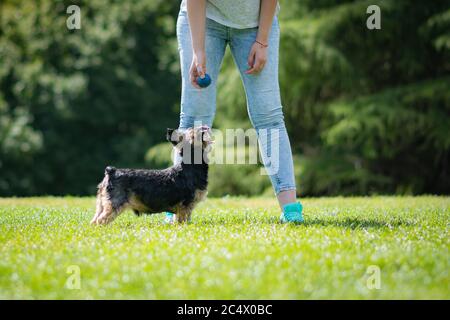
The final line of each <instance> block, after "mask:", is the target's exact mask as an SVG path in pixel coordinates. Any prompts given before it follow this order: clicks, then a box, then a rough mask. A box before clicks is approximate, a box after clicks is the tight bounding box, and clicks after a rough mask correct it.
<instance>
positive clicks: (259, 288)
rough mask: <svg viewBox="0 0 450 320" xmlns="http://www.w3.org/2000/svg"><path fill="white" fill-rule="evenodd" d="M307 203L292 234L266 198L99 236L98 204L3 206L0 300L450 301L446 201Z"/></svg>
mask: <svg viewBox="0 0 450 320" xmlns="http://www.w3.org/2000/svg"><path fill="white" fill-rule="evenodd" d="M303 203H304V207H305V213H304V214H305V219H306V223H305V224H304V225H300V226H295V225H282V224H280V223H278V217H279V212H278V208H277V205H276V202H275V200H274V199H272V198H231V197H230V198H222V199H209V200H207V201H206V202H203V203H201V204H200V205H199V207H198V208H197V209H196V211H195V212H194V215H193V219H192V222H191V223H190V224H188V225H183V226H174V225H164V224H162V218H163V216H162V215H153V216H146V217H136V216H134V214H132V213H131V212H126V213H124V214H122V215H121V216H120V217H119V218H118V219H117V220H116V221H115V222H113V223H112V224H111V225H109V226H106V227H98V226H91V225H89V221H90V219H91V218H92V216H93V213H94V212H93V211H94V204H95V199H94V198H72V197H65V198H51V197H48V198H24V199H14V198H3V199H0V245H1V250H0V299H22V298H25V299H109V298H111V299H197V298H198V299H314V298H318V299H324V298H325V299H339V298H343V299H350V298H357V299H384V298H386V299H409V298H412V299H424V298H430V299H437V298H444V299H449V298H450V289H449V274H448V270H449V252H448V251H449V232H448V227H449V218H450V198H448V197H370V198H321V199H306V200H304V201H303ZM374 270H375V271H374ZM378 271H379V272H378ZM78 272H79V273H78ZM78 274H79V277H78ZM78 279H79V282H78ZM374 279H376V280H374ZM378 280H379V285H380V287H379V289H377V288H374V285H373V284H374V283H377V281H378ZM374 281H375V282H374ZM78 283H79V288H77V284H78ZM368 283H369V285H368Z"/></svg>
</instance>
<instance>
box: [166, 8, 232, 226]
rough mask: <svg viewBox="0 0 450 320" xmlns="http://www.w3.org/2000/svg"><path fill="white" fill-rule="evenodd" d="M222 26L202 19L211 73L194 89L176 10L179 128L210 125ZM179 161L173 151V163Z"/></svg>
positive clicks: (183, 25)
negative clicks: (204, 84)
mask: <svg viewBox="0 0 450 320" xmlns="http://www.w3.org/2000/svg"><path fill="white" fill-rule="evenodd" d="M226 33H227V32H226V28H225V27H224V26H222V25H220V24H218V23H216V22H215V21H213V20H210V19H206V33H205V50H206V72H207V73H208V74H209V75H210V77H211V80H212V82H211V84H210V85H209V86H208V87H207V88H203V89H197V88H195V87H194V86H192V84H191V82H190V80H189V68H190V66H191V62H192V55H193V53H192V41H191V34H190V29H189V20H188V17H187V13H186V12H180V13H179V15H178V20H177V40H178V51H179V53H180V65H181V81H182V85H181V111H180V124H179V129H180V130H183V129H186V128H189V127H193V126H200V125H208V126H209V127H211V126H212V123H213V120H214V115H215V112H216V83H217V79H218V77H219V71H220V66H221V64H222V60H223V56H224V54H225V47H226V44H227V37H226ZM179 161H181V158H180V157H177V154H176V153H174V159H173V162H174V163H178V162H179ZM173 219H174V217H173V213H170V212H167V213H166V222H168V223H171V222H172V221H173Z"/></svg>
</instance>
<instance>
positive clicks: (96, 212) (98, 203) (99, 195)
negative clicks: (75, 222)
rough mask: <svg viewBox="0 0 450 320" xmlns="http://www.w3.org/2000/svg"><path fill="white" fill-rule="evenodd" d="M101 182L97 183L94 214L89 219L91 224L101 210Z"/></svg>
mask: <svg viewBox="0 0 450 320" xmlns="http://www.w3.org/2000/svg"><path fill="white" fill-rule="evenodd" d="M103 192H104V191H103V184H102V183H100V184H99V185H98V191H97V200H96V206H95V215H94V217H93V218H92V220H91V224H94V223H95V221H97V219H98V217H99V216H100V215H101V214H102V212H103V201H102V193H103Z"/></svg>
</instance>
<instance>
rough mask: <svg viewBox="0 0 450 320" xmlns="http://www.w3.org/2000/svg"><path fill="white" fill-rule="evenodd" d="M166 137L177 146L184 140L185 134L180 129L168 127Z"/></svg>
mask: <svg viewBox="0 0 450 320" xmlns="http://www.w3.org/2000/svg"><path fill="white" fill-rule="evenodd" d="M166 139H167V141H169V142H170V143H172V144H173V145H174V146H175V145H177V144H178V143H180V142H181V140H183V135H181V134H179V132H178V130H175V129H169V128H167V133H166Z"/></svg>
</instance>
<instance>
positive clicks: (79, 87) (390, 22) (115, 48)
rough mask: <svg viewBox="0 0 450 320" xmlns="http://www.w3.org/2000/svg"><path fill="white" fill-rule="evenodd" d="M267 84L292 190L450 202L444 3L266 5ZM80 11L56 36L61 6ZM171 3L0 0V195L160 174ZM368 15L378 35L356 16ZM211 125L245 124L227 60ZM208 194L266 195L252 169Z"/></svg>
mask: <svg viewBox="0 0 450 320" xmlns="http://www.w3.org/2000/svg"><path fill="white" fill-rule="evenodd" d="M280 3H281V11H280V16H279V18H280V27H281V46H280V59H281V60H280V84H281V89H282V100H283V107H284V113H285V119H286V124H287V127H288V131H289V134H290V139H291V143H292V147H293V151H294V154H295V171H296V179H297V183H298V192H299V194H300V195H302V196H325V195H370V194H424V193H426V194H450V134H449V133H450V132H449V129H450V90H449V88H450V5H449V2H448V1H444V0H442V1H441V0H433V1H419V0H417V1H416V0H386V1H376V0H371V1H350V0H349V1H336V0H301V1H287V0H284V1H280ZM71 4H76V5H79V6H80V8H81V30H68V29H67V27H66V19H67V17H68V16H69V15H68V14H67V13H66V8H67V7H68V6H69V5H71ZM179 4H180V2H179V1H176V0H174V1H167V0H135V1H119V0H118V1H112V0H89V1H75V0H74V1H57V0H35V1H27V0H1V1H0V196H31V195H66V194H71V195H93V194H94V193H95V187H96V184H97V183H98V182H99V181H100V180H101V179H102V177H103V171H104V168H105V166H106V165H115V166H118V167H145V168H150V167H151V168H161V167H165V166H168V165H169V164H170V163H171V161H170V151H171V150H170V146H169V145H168V144H167V143H165V142H164V138H165V129H166V127H176V126H177V125H178V112H179V107H180V105H179V100H180V87H181V83H180V66H179V61H178V51H177V43H176V37H175V25H176V19H177V14H178V9H179ZM372 4H376V5H378V6H380V8H381V27H382V29H381V30H368V29H367V28H366V20H367V18H368V16H369V14H366V9H367V7H368V6H369V5H372ZM217 101H218V110H217V116H216V120H215V123H214V127H215V128H219V129H225V128H238V127H239V128H250V127H251V125H250V122H249V121H248V117H247V111H246V104H245V96H244V91H243V88H242V84H241V81H240V79H239V74H238V73H237V71H236V67H235V65H234V62H233V60H232V58H231V55H230V54H229V52H227V55H226V57H225V61H224V64H223V68H222V72H221V77H220V78H219V92H218V99H217ZM210 181H211V184H210V195H212V196H224V195H260V194H271V193H272V190H271V187H270V182H269V179H268V177H267V176H261V175H260V172H259V167H257V166H255V165H217V166H213V167H212V168H211V175H210Z"/></svg>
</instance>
